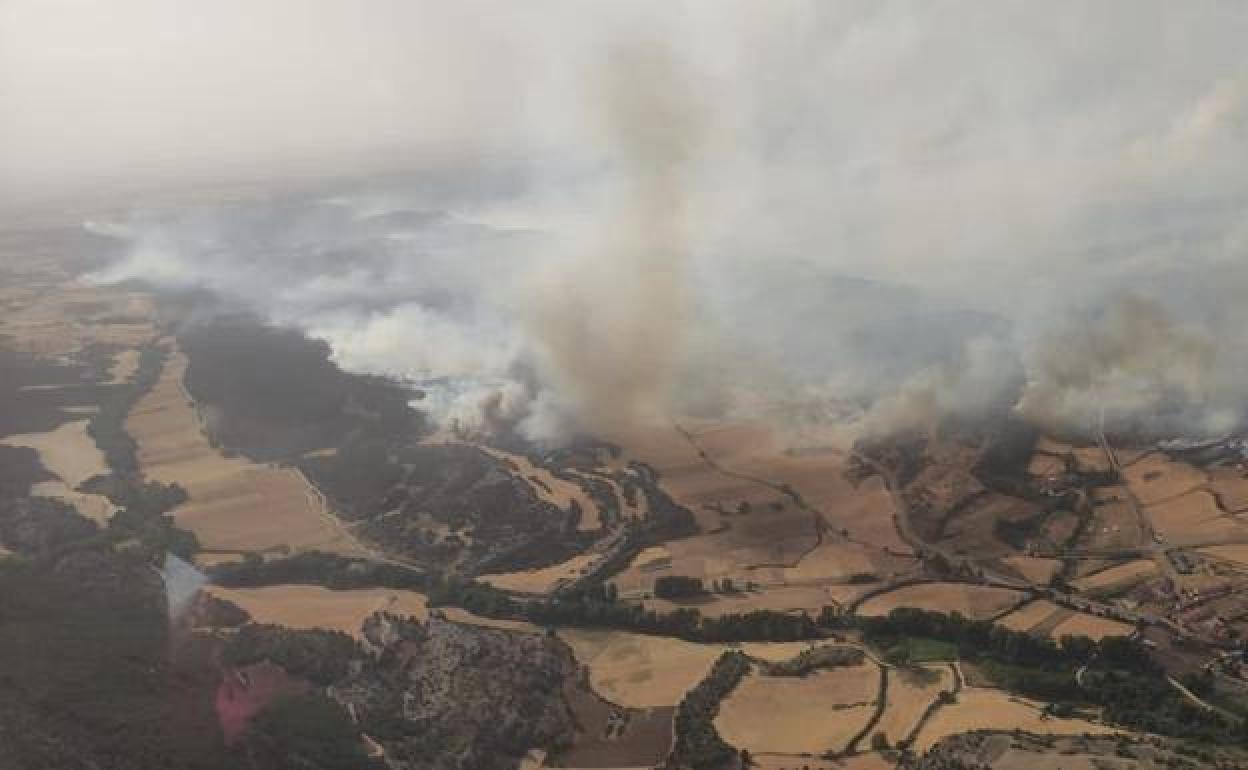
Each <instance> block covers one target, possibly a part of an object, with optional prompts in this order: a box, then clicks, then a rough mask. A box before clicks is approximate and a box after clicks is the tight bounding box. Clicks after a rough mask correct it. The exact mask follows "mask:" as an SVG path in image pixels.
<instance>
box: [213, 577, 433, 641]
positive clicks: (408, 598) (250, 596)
mask: <svg viewBox="0 0 1248 770" xmlns="http://www.w3.org/2000/svg"><path fill="white" fill-rule="evenodd" d="M204 590H205V591H206V592H207V593H209V594H211V595H213V596H216V597H218V598H221V599H226V600H228V601H231V602H234V603H235V604H237V605H238V606H239V607H242V608H243V609H244V610H246V611H247V613H248V614H249V615H251V617H252V619H253V620H254V621H256V622H257V623H274V624H276V625H279V626H287V627H289V628H297V629H313V628H322V629H329V630H331V631H342V632H343V633H347V634H351V635H352V636H357V637H358V636H359V635H360V626H362V625H363V623H364V620H365V619H366V618H368V616H370V615H372V614H373V613H374V612H378V611H381V610H385V611H386V612H392V613H395V614H397V615H411V616H414V617H416V618H420V619H422V620H423V619H424V618H425V617H426V616H427V615H428V612H427V610H426V607H425V596H424V594H419V593H416V592H415V591H395V590H391V589H386V588H363V589H353V590H349V591H333V590H330V589H328V588H323V587H321V586H311V585H280V586H263V587H260V588H223V587H221V586H209V587H208V588H205V589H204Z"/></svg>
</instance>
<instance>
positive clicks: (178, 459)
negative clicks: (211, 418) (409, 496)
mask: <svg viewBox="0 0 1248 770" xmlns="http://www.w3.org/2000/svg"><path fill="white" fill-rule="evenodd" d="M185 371H186V358H185V356H183V355H181V354H180V353H176V352H175V353H174V354H173V355H172V356H171V357H170V359H169V362H168V363H167V365H166V366H165V369H164V371H163V372H162V373H161V375H160V379H159V380H158V381H157V383H156V386H155V387H154V388H153V389H152V390H151V392H149V393H148V394H146V395H145V396H143V398H142V399H141V400H140V401H139V402H138V404H137V405H136V406H135V408H134V410H133V411H132V412H131V414H130V416H129V418H128V419H127V420H126V430H127V431H128V432H129V433H130V434H131V435H132V436H133V437H134V440H135V441H136V442H137V444H138V456H139V463H140V466H141V468H142V470H143V473H144V475H145V476H147V477H148V478H150V479H153V480H156V481H162V482H165V483H170V484H172V483H177V484H180V485H181V486H182V487H183V488H185V489H186V491H187V493H188V495H189V496H190V501H189V502H188V503H187V504H185V505H183V506H181V507H179V508H178V509H177V510H176V511H175V512H174V518H175V520H176V521H177V523H178V526H180V527H184V528H186V529H189V530H191V531H192V532H194V533H195V535H196V536H197V537H198V538H199V542H200V544H201V545H202V546H203V547H204V548H205V549H208V550H217V551H227V552H240V553H247V552H258V551H265V550H268V549H274V548H294V549H300V548H316V549H318V550H326V551H333V552H342V553H353V552H359V547H358V546H356V545H355V544H354V542H353V541H352V540H351V539H350V538H348V537H346V536H345V535H344V534H343V531H342V530H341V528H340V527H339V526H338V525H336V524H335V523H334V520H333V519H332V517H331V516H330V515H329V513H328V511H327V510H326V508H325V502H324V500H323V498H322V497H321V496H320V494H319V493H318V492H317V491H316V489H315V488H313V487H312V486H311V485H309V484H308V483H307V481H306V480H305V479H304V478H303V477H302V476H301V475H300V474H299V473H298V472H296V471H294V470H290V469H285V468H276V467H272V466H269V465H260V464H257V463H254V462H252V461H249V460H246V459H244V458H242V457H237V456H236V457H227V456H225V455H224V454H223V453H222V452H221V451H220V450H218V449H216V448H215V447H213V446H212V444H211V443H210V442H209V440H208V437H207V436H206V435H205V434H204V431H203V429H202V428H201V423H200V416H199V414H198V413H197V412H196V409H195V407H194V405H193V404H192V403H191V402H190V401H189V400H188V396H187V394H186V391H185V389H184V388H183V385H182V378H183V376H184V374H185Z"/></svg>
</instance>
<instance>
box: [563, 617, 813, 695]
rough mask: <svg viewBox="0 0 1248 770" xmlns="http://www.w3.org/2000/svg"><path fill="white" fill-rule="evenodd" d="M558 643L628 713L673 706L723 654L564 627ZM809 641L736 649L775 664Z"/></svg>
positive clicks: (716, 647) (665, 640)
mask: <svg viewBox="0 0 1248 770" xmlns="http://www.w3.org/2000/svg"><path fill="white" fill-rule="evenodd" d="M558 633H559V638H560V639H562V640H563V641H564V642H566V643H567V644H568V646H570V647H571V648H572V652H573V653H574V654H575V655H576V659H577V660H578V661H580V663H581V664H582V665H585V666H588V667H589V675H590V683H591V684H592V685H593V687H594V690H595V691H596V692H597V693H598V694H599V695H601V696H602V697H604V698H606V699H607V700H609V701H611V702H612V703H618V704H619V705H621V706H627V707H629V708H642V709H644V708H656V707H661V706H675V705H676V704H677V703H679V702H680V699H681V698H683V697H684V696H685V693H686V692H687V691H688V690H689V689H690V688H692V687H693V686H694V685H696V684H697V683H698V682H700V681H701V680H702V677H704V676H706V672H707V671H709V670H710V668H711V665H712V664H713V663H714V662H715V661H716V660H717V659H718V658H719V656H720V655H721V654H723V652H724V651H725V650H728V649H732V648H731V647H730V646H729V645H723V644H696V643H694V642H686V641H683V640H680V639H672V638H670V637H663V636H646V635H644V634H633V633H628V632H626V631H597V630H587V629H575V628H564V629H560V630H559V632H558ZM809 646H810V644H809V642H759V643H746V644H742V645H739V646H738V647H737V648H736V649H740V650H741V651H742V652H744V653H746V654H747V655H751V656H753V657H757V658H760V659H763V660H767V661H772V662H779V661H785V660H789V659H790V658H793V657H794V656H796V655H798V654H800V653H801V652H802V651H803V650H805V649H806V648H807V647H809Z"/></svg>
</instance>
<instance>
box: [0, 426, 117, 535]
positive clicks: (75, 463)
mask: <svg viewBox="0 0 1248 770" xmlns="http://www.w3.org/2000/svg"><path fill="white" fill-rule="evenodd" d="M0 444H5V445H8V446H14V447H28V448H30V449H33V450H35V451H36V452H38V453H39V461H40V462H41V463H42V464H43V466H44V467H45V468H47V469H48V470H49V471H50V472H51V473H52V474H54V475H55V476H56V477H57V479H55V480H49V481H42V482H39V483H37V484H35V485H34V486H33V487H32V488H31V495H32V496H34V497H50V498H53V499H55V500H60V501H62V502H64V503H66V504H67V505H72V506H73V507H74V508H75V509H77V510H78V512H79V513H81V514H82V515H83V516H86V517H87V518H89V519H92V520H94V521H95V522H97V523H99V524H106V523H108V520H109V519H111V518H112V516H113V514H114V513H116V512H117V507H116V506H115V505H113V504H112V502H110V501H109V499H108V498H107V497H104V496H103V495H89V494H83V493H82V492H78V491H77V487H78V486H79V485H80V484H82V482H84V481H86V480H87V479H89V478H91V477H92V476H96V475H104V474H107V473H108V472H109V468H108V463H107V462H106V461H105V459H104V453H103V452H101V451H100V450H99V448H98V447H97V446H96V445H95V440H94V439H92V438H91V436H90V435H88V434H87V421H86V420H76V421H73V422H67V423H65V424H64V425H61V426H60V427H58V428H56V429H55V430H52V431H48V432H47V433H26V434H19V435H13V436H6V437H5V438H3V439H0Z"/></svg>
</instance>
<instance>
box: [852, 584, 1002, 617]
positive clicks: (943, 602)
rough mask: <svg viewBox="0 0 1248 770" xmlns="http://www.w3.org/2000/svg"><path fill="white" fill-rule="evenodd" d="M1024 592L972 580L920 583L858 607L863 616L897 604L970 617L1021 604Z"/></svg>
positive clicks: (987, 615)
mask: <svg viewBox="0 0 1248 770" xmlns="http://www.w3.org/2000/svg"><path fill="white" fill-rule="evenodd" d="M1022 599H1023V594H1022V593H1021V592H1019V591H1013V590H1010V589H1008V588H994V587H992V586H981V585H975V584H972V583H919V584H917V585H910V586H904V587H902V588H899V589H896V590H894V591H889V592H888V593H885V594H880V595H878V596H873V597H871V598H870V599H868V600H866V601H865V602H863V603H862V605H860V606H859V607H858V614H860V615H868V616H874V615H887V614H888V613H889V612H891V611H892V610H894V609H896V608H898V607H920V608H922V609H925V610H937V611H939V612H960V613H962V614H963V615H965V616H966V617H968V618H972V619H976V620H982V619H985V618H990V617H992V616H994V615H996V614H998V613H1000V612H1003V611H1004V610H1006V609H1008V608H1010V607H1012V606H1013V605H1015V604H1017V603H1019V602H1020V601H1022Z"/></svg>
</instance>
